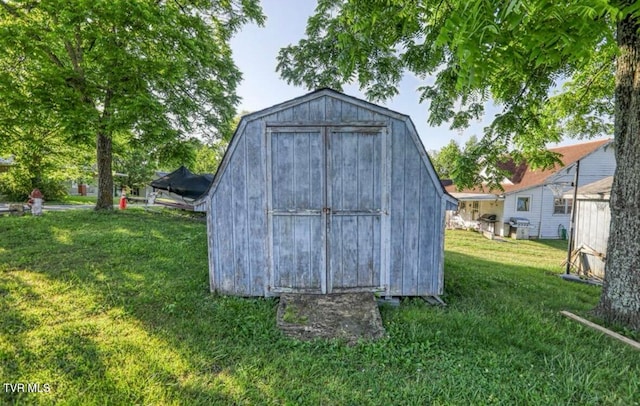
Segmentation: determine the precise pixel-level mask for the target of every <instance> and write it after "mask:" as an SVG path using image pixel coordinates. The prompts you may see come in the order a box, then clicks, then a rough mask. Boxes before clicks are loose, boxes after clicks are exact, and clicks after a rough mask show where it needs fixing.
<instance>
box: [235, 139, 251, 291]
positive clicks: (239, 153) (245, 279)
mask: <svg viewBox="0 0 640 406" xmlns="http://www.w3.org/2000/svg"><path fill="white" fill-rule="evenodd" d="M246 140H247V137H246V136H245V137H242V138H241V139H240V140H239V143H238V148H237V150H236V154H235V159H234V160H233V161H232V162H231V167H230V169H231V181H232V185H233V189H232V193H231V195H232V212H231V217H232V218H233V227H234V230H233V250H234V255H233V256H234V274H235V275H234V276H235V282H234V292H235V293H237V294H249V293H250V291H251V287H250V277H249V272H248V268H249V259H248V256H249V249H248V226H249V224H248V213H247V182H246V170H247V166H246Z"/></svg>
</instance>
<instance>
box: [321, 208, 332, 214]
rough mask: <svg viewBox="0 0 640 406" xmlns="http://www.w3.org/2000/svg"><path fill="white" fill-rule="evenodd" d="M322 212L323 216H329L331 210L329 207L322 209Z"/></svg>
mask: <svg viewBox="0 0 640 406" xmlns="http://www.w3.org/2000/svg"><path fill="white" fill-rule="evenodd" d="M322 212H323V213H324V214H331V208H330V207H323V208H322Z"/></svg>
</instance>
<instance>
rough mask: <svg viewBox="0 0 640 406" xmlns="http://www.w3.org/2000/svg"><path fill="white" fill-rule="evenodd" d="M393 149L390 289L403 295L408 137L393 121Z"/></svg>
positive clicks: (391, 292) (391, 291) (395, 293)
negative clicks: (406, 151)
mask: <svg viewBox="0 0 640 406" xmlns="http://www.w3.org/2000/svg"><path fill="white" fill-rule="evenodd" d="M392 139H393V141H392V149H391V208H390V213H391V219H390V223H391V224H390V226H391V241H390V243H391V249H390V255H391V258H390V264H391V266H390V269H389V272H390V275H389V283H390V286H389V291H390V294H391V295H402V294H403V290H402V274H403V267H404V261H403V258H404V217H403V212H404V195H405V191H404V187H405V182H404V180H405V162H406V160H405V148H406V144H407V137H406V136H405V131H404V128H401V127H400V126H398V125H397V123H396V122H393V125H392Z"/></svg>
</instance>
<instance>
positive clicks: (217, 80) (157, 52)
mask: <svg viewBox="0 0 640 406" xmlns="http://www.w3.org/2000/svg"><path fill="white" fill-rule="evenodd" d="M249 21H254V22H257V23H259V24H261V23H262V22H263V21H264V16H263V15H262V12H261V9H260V7H259V4H258V1H257V0H243V1H241V2H235V1H223V2H218V1H213V2H212V1H190V2H178V1H145V0H139V1H128V0H126V1H125V0H110V1H106V0H96V1H87V2H78V1H72V2H70V1H58V0H55V1H46V2H44V1H43V2H40V1H35V2H34V1H24V0H0V46H1V47H2V49H3V52H2V53H1V54H0V66H2V68H3V75H2V77H1V78H0V99H3V102H2V103H3V107H2V108H3V114H6V116H7V117H13V118H18V119H19V117H20V116H21V111H22V109H23V108H24V106H27V105H29V106H31V107H32V108H34V109H38V110H40V111H46V112H48V114H49V115H50V116H51V119H52V120H53V121H54V122H55V123H57V125H59V126H60V128H61V131H62V133H63V134H64V135H65V136H66V137H67V139H68V140H69V141H70V142H82V143H86V142H90V141H92V142H94V143H95V145H96V151H97V164H98V187H99V195H98V204H97V208H111V207H112V199H111V194H112V188H113V179H112V165H111V161H112V137H113V135H114V134H116V133H120V134H130V135H131V140H132V141H136V142H144V143H146V144H157V145H160V144H163V143H166V142H171V141H172V140H179V139H185V138H187V137H188V136H189V134H194V133H197V134H201V135H203V136H205V137H209V138H210V139H215V138H217V137H219V136H220V134H223V133H225V132H227V131H228V126H229V122H230V121H231V119H232V118H233V115H234V112H235V105H236V104H237V102H238V98H237V96H236V94H235V89H236V85H237V83H238V81H239V80H240V78H241V75H240V72H239V71H238V69H237V68H236V66H235V64H234V62H233V60H232V57H231V50H230V48H229V44H228V41H229V39H230V38H231V36H232V35H233V34H234V33H235V32H236V31H237V30H238V29H239V28H240V27H241V26H242V25H243V24H244V23H247V22H249ZM14 121H15V120H14ZM0 124H2V123H0ZM0 132H5V128H4V127H3V126H0Z"/></svg>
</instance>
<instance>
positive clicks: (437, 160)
mask: <svg viewBox="0 0 640 406" xmlns="http://www.w3.org/2000/svg"><path fill="white" fill-rule="evenodd" d="M460 154H461V152H460V147H459V146H458V143H457V142H455V140H451V141H449V143H448V144H447V145H445V146H444V147H442V149H440V150H439V151H432V152H429V158H431V163H433V168H434V169H435V170H436V173H437V174H438V176H439V177H440V179H452V178H453V172H454V170H455V166H454V165H455V162H456V161H457V160H458V157H459V156H460Z"/></svg>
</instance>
